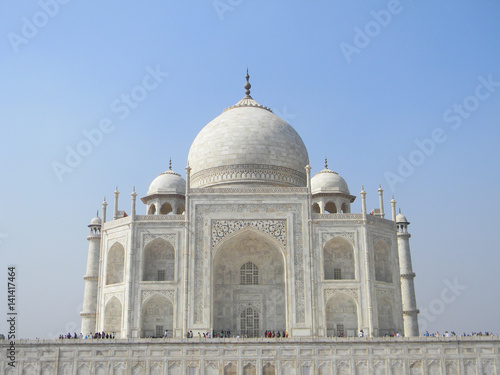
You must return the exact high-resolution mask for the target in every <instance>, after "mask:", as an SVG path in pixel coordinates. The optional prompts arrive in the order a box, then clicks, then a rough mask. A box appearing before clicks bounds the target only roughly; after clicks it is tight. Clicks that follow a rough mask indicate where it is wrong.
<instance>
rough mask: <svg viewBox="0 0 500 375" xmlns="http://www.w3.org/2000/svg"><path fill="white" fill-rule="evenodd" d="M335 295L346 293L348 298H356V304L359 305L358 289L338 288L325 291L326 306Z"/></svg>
mask: <svg viewBox="0 0 500 375" xmlns="http://www.w3.org/2000/svg"><path fill="white" fill-rule="evenodd" d="M335 293H345V294H347V295H348V296H350V297H352V298H354V299H355V300H356V302H358V303H359V291H358V289H355V288H336V289H325V290H324V305H325V306H326V303H327V302H328V300H329V299H330V297H331V296H333V295H334V294H335Z"/></svg>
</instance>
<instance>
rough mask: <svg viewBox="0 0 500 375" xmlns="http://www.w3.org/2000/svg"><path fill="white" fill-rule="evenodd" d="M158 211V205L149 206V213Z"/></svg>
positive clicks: (152, 213)
mask: <svg viewBox="0 0 500 375" xmlns="http://www.w3.org/2000/svg"><path fill="white" fill-rule="evenodd" d="M155 213H156V206H155V205H154V204H152V205H151V206H149V210H148V215H154V214H155Z"/></svg>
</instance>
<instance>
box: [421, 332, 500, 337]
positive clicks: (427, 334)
mask: <svg viewBox="0 0 500 375" xmlns="http://www.w3.org/2000/svg"><path fill="white" fill-rule="evenodd" d="M422 336H425V337H456V336H458V335H457V334H456V333H455V332H454V331H444V333H439V331H436V332H432V333H429V331H425V333H424V334H423V335H422ZM461 336H462V337H472V336H495V335H494V334H493V332H488V331H486V332H471V333H465V332H464V333H462V335H461Z"/></svg>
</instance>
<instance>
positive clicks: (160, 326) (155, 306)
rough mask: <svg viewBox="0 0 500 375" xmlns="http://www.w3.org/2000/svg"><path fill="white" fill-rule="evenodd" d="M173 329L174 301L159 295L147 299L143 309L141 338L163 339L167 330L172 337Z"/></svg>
mask: <svg viewBox="0 0 500 375" xmlns="http://www.w3.org/2000/svg"><path fill="white" fill-rule="evenodd" d="M173 328H174V305H173V304H172V301H170V300H169V299H168V298H167V297H165V296H164V295H162V294H159V293H156V294H154V295H152V296H151V297H149V298H148V299H146V300H145V301H144V303H143V305H142V309H141V337H163V335H164V334H165V330H168V332H169V334H170V335H172V332H173Z"/></svg>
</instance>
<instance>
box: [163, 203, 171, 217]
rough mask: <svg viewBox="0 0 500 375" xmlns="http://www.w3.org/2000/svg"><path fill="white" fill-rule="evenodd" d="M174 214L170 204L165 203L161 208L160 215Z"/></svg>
mask: <svg viewBox="0 0 500 375" xmlns="http://www.w3.org/2000/svg"><path fill="white" fill-rule="evenodd" d="M171 212H172V206H171V205H170V203H168V202H167V203H163V204H162V205H161V208H160V215H168V214H169V213H171Z"/></svg>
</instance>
